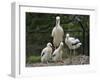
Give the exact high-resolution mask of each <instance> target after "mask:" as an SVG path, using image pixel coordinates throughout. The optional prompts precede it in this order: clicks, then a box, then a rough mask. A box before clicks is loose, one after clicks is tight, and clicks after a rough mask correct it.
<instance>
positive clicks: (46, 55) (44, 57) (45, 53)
mask: <svg viewBox="0 0 100 80" xmlns="http://www.w3.org/2000/svg"><path fill="white" fill-rule="evenodd" d="M51 54H52V44H51V43H48V44H47V47H45V48H44V49H43V50H42V52H41V62H46V63H48V61H49V60H50V58H51Z"/></svg>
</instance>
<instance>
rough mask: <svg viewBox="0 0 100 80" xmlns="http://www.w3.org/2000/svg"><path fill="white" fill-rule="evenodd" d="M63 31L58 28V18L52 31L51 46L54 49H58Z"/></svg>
mask: <svg viewBox="0 0 100 80" xmlns="http://www.w3.org/2000/svg"><path fill="white" fill-rule="evenodd" d="M63 36H64V31H63V28H62V27H61V26H60V17H59V16H57V17H56V26H55V27H54V28H53V30H52V37H53V44H54V47H55V48H56V47H58V46H59V44H60V42H62V41H63Z"/></svg>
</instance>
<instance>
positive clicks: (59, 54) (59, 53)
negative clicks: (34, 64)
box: [52, 42, 64, 62]
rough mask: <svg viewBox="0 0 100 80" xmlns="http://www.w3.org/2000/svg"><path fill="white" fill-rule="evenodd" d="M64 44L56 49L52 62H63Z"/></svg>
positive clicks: (61, 43)
mask: <svg viewBox="0 0 100 80" xmlns="http://www.w3.org/2000/svg"><path fill="white" fill-rule="evenodd" d="M63 45H64V44H63V42H60V45H59V47H58V48H57V49H55V51H54V52H53V58H52V60H53V61H54V62H57V61H61V62H62V53H63V52H62V47H63Z"/></svg>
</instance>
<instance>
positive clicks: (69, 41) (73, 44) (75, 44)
mask: <svg viewBox="0 0 100 80" xmlns="http://www.w3.org/2000/svg"><path fill="white" fill-rule="evenodd" d="M65 43H66V45H67V46H68V48H69V49H70V54H71V50H74V55H75V49H77V48H79V47H80V46H81V45H82V43H81V42H80V40H79V39H75V38H74V37H70V36H69V34H66V38H65Z"/></svg>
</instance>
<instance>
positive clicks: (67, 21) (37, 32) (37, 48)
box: [26, 12, 89, 64]
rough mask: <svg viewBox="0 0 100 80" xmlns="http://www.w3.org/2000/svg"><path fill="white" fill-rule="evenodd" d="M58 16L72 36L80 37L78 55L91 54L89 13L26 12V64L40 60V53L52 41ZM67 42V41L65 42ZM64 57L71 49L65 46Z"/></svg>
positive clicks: (65, 31) (66, 31) (61, 23)
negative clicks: (80, 44)
mask: <svg viewBox="0 0 100 80" xmlns="http://www.w3.org/2000/svg"><path fill="white" fill-rule="evenodd" d="M56 16H60V25H61V26H62V28H63V30H64V40H65V35H66V33H69V34H70V36H71V37H75V38H78V39H79V40H80V42H81V43H82V46H81V47H80V48H78V49H77V50H76V55H80V54H84V55H87V56H89V15H74V14H47V13H30V12H26V64H31V63H37V62H40V54H41V51H42V49H43V48H44V47H46V44H47V43H48V42H51V43H52V37H51V33H52V29H53V28H54V27H55V25H56ZM64 44H65V43H64ZM63 53H64V54H63V58H66V57H68V54H69V49H68V47H67V46H66V45H64V48H63Z"/></svg>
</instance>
